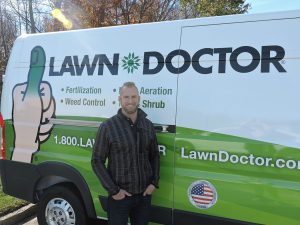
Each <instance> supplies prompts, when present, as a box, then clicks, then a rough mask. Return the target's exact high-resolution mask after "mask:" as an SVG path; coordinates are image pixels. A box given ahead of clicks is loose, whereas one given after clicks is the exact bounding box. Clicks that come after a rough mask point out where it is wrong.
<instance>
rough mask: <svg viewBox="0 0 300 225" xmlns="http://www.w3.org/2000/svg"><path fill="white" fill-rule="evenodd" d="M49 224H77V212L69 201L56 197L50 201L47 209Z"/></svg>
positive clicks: (46, 214)
mask: <svg viewBox="0 0 300 225" xmlns="http://www.w3.org/2000/svg"><path fill="white" fill-rule="evenodd" d="M45 216H46V222H47V224H48V225H75V212H74V209H73V208H72V206H71V205H70V203H69V202H68V201H66V200H65V199H61V198H55V199H52V200H50V201H49V202H48V204H47V207H46V211H45Z"/></svg>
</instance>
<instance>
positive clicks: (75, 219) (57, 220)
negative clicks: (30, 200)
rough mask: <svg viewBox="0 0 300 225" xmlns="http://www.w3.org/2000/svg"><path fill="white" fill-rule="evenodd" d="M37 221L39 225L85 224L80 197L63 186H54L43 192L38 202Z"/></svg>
mask: <svg viewBox="0 0 300 225" xmlns="http://www.w3.org/2000/svg"><path fill="white" fill-rule="evenodd" d="M48 204H49V205H48ZM61 206H64V208H63V207H61ZM66 206H67V207H66ZM37 219H38V223H39V225H86V224H87V223H86V221H87V216H86V213H85V210H84V207H83V204H82V202H81V199H80V197H78V195H76V194H75V193H74V192H73V191H72V190H71V189H70V188H67V187H63V186H54V187H51V188H49V189H47V190H46V191H45V192H44V194H43V195H42V197H41V199H40V201H39V202H38V211H37ZM47 221H48V222H47Z"/></svg>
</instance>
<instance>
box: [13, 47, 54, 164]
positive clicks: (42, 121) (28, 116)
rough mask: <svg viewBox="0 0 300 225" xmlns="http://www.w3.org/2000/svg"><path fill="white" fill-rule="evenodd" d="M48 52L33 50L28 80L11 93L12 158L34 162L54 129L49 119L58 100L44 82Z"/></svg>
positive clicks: (37, 48) (41, 49)
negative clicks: (34, 158) (43, 143)
mask: <svg viewBox="0 0 300 225" xmlns="http://www.w3.org/2000/svg"><path fill="white" fill-rule="evenodd" d="M45 64H46V54H45V51H44V49H43V48H42V47H41V46H36V47H34V48H33V49H32V50H31V58H30V68H29V72H28V77H27V82H25V83H21V84H17V85H16V86H15V87H14V89H13V93H12V97H13V110H12V120H13V128H14V132H15V140H14V149H13V153H12V160H15V161H21V162H27V163H30V162H31V161H32V156H33V153H35V152H37V151H38V150H39V147H40V144H41V143H42V142H44V141H46V140H47V139H48V137H49V135H50V132H51V130H52V126H53V125H52V124H50V123H49V119H50V118H52V117H54V113H55V100H54V98H53V96H52V89H51V85H50V84H49V83H48V82H46V81H42V78H43V75H44V71H45Z"/></svg>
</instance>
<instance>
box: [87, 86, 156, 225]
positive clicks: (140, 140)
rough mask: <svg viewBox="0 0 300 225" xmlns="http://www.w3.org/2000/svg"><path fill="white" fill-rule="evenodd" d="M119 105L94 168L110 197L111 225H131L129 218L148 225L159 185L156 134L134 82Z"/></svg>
mask: <svg viewBox="0 0 300 225" xmlns="http://www.w3.org/2000/svg"><path fill="white" fill-rule="evenodd" d="M119 101H120V104H121V109H119V111H118V113H117V115H115V116H113V117H112V118H110V119H109V120H107V121H105V122H104V123H102V124H101V126H100V128H99V131H98V134H97V137H96V141H95V145H94V151H93V156H92V166H93V169H94V171H95V173H96V175H97V176H98V178H99V180H100V182H101V183H102V185H103V187H104V188H105V189H106V190H107V191H108V194H109V196H108V210H107V212H108V224H109V225H127V220H128V217H129V218H130V222H131V224H132V225H147V224H148V221H149V215H150V207H151V194H152V193H153V191H154V190H155V188H157V187H158V181H159V151H158V145H157V141H156V135H155V130H154V127H153V124H152V123H151V122H150V120H148V119H147V118H146V116H147V114H146V113H145V112H143V111H142V110H141V109H139V108H138V106H139V102H140V96H139V92H138V89H137V87H136V86H135V84H134V83H133V82H126V83H124V84H123V86H122V87H121V88H120V96H119ZM106 159H108V163H107V167H106V166H105V162H106Z"/></svg>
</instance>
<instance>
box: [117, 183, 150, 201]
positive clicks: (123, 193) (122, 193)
mask: <svg viewBox="0 0 300 225" xmlns="http://www.w3.org/2000/svg"><path fill="white" fill-rule="evenodd" d="M154 191H155V186H154V185H153V184H149V185H148V187H147V188H146V190H145V191H144V193H143V196H146V195H152V193H153V192H154ZM126 196H132V194H130V193H129V192H127V191H125V190H123V189H120V191H119V192H118V194H115V195H113V196H112V198H113V199H114V200H122V199H124V198H125V197H126Z"/></svg>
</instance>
